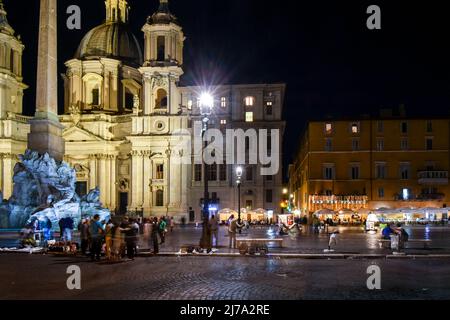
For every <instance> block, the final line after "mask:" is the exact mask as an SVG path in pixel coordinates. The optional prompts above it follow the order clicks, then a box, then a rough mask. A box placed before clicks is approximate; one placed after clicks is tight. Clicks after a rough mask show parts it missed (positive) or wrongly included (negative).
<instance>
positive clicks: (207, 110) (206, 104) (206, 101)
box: [199, 92, 214, 250]
mask: <svg viewBox="0 0 450 320" xmlns="http://www.w3.org/2000/svg"><path fill="white" fill-rule="evenodd" d="M199 107H200V114H201V116H202V125H203V127H202V140H203V139H204V137H205V134H206V131H207V130H208V123H209V116H210V115H211V113H212V109H213V107H214V97H213V96H212V95H211V94H210V93H208V92H203V93H202V94H201V95H200V99H199ZM204 143H205V146H204V148H202V161H203V164H204V172H205V184H204V196H203V212H202V215H203V231H202V238H201V239H200V247H201V248H202V249H208V250H209V249H211V235H210V233H209V232H208V223H209V190H208V165H207V163H206V162H205V159H204V152H205V149H206V148H207V147H208V142H207V141H205V142H204Z"/></svg>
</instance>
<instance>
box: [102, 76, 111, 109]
mask: <svg viewBox="0 0 450 320" xmlns="http://www.w3.org/2000/svg"><path fill="white" fill-rule="evenodd" d="M110 81H111V78H110V73H109V71H106V70H105V78H104V81H103V83H104V87H105V92H104V98H103V108H104V109H108V110H110V109H111V104H110V102H109V100H110V96H111V94H110Z"/></svg>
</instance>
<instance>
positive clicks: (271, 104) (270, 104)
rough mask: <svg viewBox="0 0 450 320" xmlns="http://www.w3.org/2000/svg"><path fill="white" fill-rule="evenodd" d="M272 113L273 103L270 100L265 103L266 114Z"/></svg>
mask: <svg viewBox="0 0 450 320" xmlns="http://www.w3.org/2000/svg"><path fill="white" fill-rule="evenodd" d="M272 114H273V103H272V101H267V103H266V115H268V116H271V115H272Z"/></svg>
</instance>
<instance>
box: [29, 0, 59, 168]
mask: <svg viewBox="0 0 450 320" xmlns="http://www.w3.org/2000/svg"><path fill="white" fill-rule="evenodd" d="M56 1H57V0H41V3H40V18H39V49H38V69H37V82H36V85H37V87H36V114H35V116H34V119H33V120H31V121H30V125H31V130H30V133H29V134H28V149H31V150H33V151H37V152H38V153H39V154H44V153H48V154H49V155H50V156H52V157H53V158H55V159H56V160H58V161H61V160H62V159H63V157H64V140H63V138H62V130H63V129H64V127H63V126H62V125H61V124H60V122H59V119H58V78H57V77H58V64H57V63H58V59H57V53H58V52H57V11H56V10H57V6H56Z"/></svg>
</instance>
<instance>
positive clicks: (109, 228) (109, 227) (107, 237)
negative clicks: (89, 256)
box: [105, 220, 114, 260]
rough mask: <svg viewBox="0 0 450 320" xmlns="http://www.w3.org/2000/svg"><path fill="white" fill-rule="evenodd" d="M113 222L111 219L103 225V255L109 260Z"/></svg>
mask: <svg viewBox="0 0 450 320" xmlns="http://www.w3.org/2000/svg"><path fill="white" fill-rule="evenodd" d="M113 232H114V224H113V222H112V221H111V220H109V221H108V223H107V224H106V227H105V256H106V259H108V260H111V258H112V246H113V236H114V233H113Z"/></svg>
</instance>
